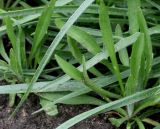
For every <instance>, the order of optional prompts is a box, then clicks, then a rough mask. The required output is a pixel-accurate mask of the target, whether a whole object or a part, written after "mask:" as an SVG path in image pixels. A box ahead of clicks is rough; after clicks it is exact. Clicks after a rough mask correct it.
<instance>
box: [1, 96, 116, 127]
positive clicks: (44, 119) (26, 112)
mask: <svg viewBox="0 0 160 129" xmlns="http://www.w3.org/2000/svg"><path fill="white" fill-rule="evenodd" d="M7 99H8V97H7V96H6V95H0V129H55V128H56V127H57V126H58V125H60V124H61V123H63V122H65V121H66V120H68V119H70V118H72V117H73V116H75V115H78V114H80V113H82V112H84V111H87V110H89V109H91V108H93V107H92V106H89V105H85V106H84V105H80V106H70V105H58V109H59V114H58V115H57V116H54V117H50V116H47V115H46V114H45V113H44V112H43V113H38V114H36V115H31V113H32V112H34V111H36V110H37V109H39V108H40V105H39V102H38V99H37V97H36V96H34V95H31V96H30V97H29V99H28V100H27V101H26V103H25V104H24V105H23V107H22V108H21V109H20V111H19V112H18V113H17V115H16V117H15V118H13V119H11V120H8V118H9V115H10V114H11V112H12V111H13V109H14V108H9V107H8V104H7V103H8V100H7ZM107 118H108V116H107V114H101V115H97V116H94V117H91V118H88V119H86V120H83V121H81V122H80V123H78V124H76V125H75V126H73V127H72V128H70V129H116V128H115V127H113V126H112V125H111V124H110V123H107Z"/></svg>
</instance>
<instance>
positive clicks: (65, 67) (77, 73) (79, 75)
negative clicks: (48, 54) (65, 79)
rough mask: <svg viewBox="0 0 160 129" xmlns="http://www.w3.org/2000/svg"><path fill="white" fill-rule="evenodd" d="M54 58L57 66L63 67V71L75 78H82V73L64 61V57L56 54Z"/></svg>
mask: <svg viewBox="0 0 160 129" xmlns="http://www.w3.org/2000/svg"><path fill="white" fill-rule="evenodd" d="M55 58H56V60H57V63H58V64H59V66H60V67H61V68H62V69H63V71H64V72H65V73H66V74H68V75H69V76H71V77H72V78H74V79H75V80H79V81H81V80H83V77H82V73H81V72H80V71H79V70H77V69H76V68H75V67H74V66H73V65H72V64H70V63H68V62H66V61H65V60H64V59H62V58H61V57H59V56H58V55H55Z"/></svg>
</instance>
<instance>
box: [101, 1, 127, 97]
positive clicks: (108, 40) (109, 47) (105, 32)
mask: <svg viewBox="0 0 160 129" xmlns="http://www.w3.org/2000/svg"><path fill="white" fill-rule="evenodd" d="M99 24H100V28H101V32H102V39H103V43H104V46H105V51H106V52H108V54H109V56H110V58H111V61H112V64H113V68H114V72H115V74H116V76H117V79H118V81H119V85H120V88H121V92H122V94H123V95H124V86H123V82H122V79H121V75H120V71H119V66H118V63H117V58H116V54H115V48H114V42H113V37H112V29H111V24H110V19H109V14H108V8H106V6H105V4H104V2H103V0H101V3H100V11H99Z"/></svg>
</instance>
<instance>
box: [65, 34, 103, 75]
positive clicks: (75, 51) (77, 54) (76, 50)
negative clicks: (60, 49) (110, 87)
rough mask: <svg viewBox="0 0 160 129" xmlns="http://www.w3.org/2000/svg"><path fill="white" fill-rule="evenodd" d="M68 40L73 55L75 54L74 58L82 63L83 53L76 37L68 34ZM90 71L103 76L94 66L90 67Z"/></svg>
mask: <svg viewBox="0 0 160 129" xmlns="http://www.w3.org/2000/svg"><path fill="white" fill-rule="evenodd" d="M67 42H68V45H69V47H70V51H71V53H72V55H73V56H74V58H75V59H76V60H77V61H78V62H79V63H82V53H81V51H80V49H79V48H78V47H77V46H76V43H75V41H74V39H72V38H71V37H69V36H68V37H67ZM89 71H90V72H91V73H93V74H94V75H96V76H102V74H101V73H100V72H99V71H98V70H97V69H96V68H94V67H92V68H90V70H89Z"/></svg>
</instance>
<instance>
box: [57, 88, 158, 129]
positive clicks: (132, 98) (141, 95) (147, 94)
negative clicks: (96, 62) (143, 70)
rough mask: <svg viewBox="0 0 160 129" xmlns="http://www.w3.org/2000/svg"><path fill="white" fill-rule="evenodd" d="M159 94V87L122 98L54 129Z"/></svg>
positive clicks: (68, 125)
mask: <svg viewBox="0 0 160 129" xmlns="http://www.w3.org/2000/svg"><path fill="white" fill-rule="evenodd" d="M159 94H160V86H157V87H154V88H150V89H147V90H144V91H141V92H138V93H135V94H133V95H130V96H127V97H124V98H122V99H119V100H116V101H113V102H110V103H108V104H105V105H102V106H99V107H97V108H94V109H92V110H89V111H87V112H84V113H82V114H80V115H77V116H76V117H73V118H71V119H70V120H68V121H66V122H65V123H63V124H61V125H60V126H59V127H57V128H56V129H64V128H65V129H68V128H70V127H71V126H73V125H75V124H76V123H78V122H80V121H82V120H84V119H86V118H88V117H90V116H93V115H94V114H96V113H98V112H100V111H103V110H105V111H106V112H107V111H110V110H114V109H117V108H119V107H123V106H125V105H128V104H133V103H136V102H138V101H141V100H144V99H146V98H148V97H151V96H154V95H159Z"/></svg>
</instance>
